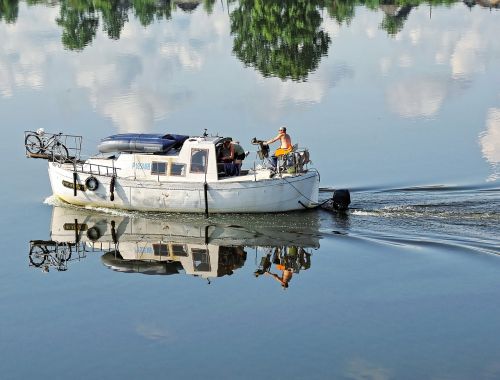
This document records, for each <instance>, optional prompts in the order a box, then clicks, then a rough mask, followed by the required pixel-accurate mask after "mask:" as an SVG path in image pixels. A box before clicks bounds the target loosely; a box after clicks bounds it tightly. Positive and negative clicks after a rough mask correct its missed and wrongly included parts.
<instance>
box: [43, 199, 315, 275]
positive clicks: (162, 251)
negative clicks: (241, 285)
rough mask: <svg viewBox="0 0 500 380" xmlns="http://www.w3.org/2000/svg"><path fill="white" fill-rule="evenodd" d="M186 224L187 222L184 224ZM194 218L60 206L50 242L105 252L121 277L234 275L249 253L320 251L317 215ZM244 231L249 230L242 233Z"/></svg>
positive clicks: (54, 215)
mask: <svg viewBox="0 0 500 380" xmlns="http://www.w3.org/2000/svg"><path fill="white" fill-rule="evenodd" d="M185 219H186V218H185ZM220 219H221V221H220V222H215V223H209V222H207V220H206V219H203V218H198V217H191V218H190V219H189V218H188V219H187V220H184V221H180V220H179V217H178V216H168V215H164V214H162V215H161V218H159V219H153V218H141V217H137V216H136V215H134V217H130V216H116V215H109V214H102V213H96V212H92V211H90V210H85V209H79V208H73V207H71V208H70V207H60V206H55V207H54V209H53V212H52V226H51V241H56V242H58V244H60V245H61V246H62V245H64V244H83V245H85V246H87V247H88V248H89V249H92V250H99V251H104V252H106V253H105V254H104V255H103V256H102V262H103V264H104V265H106V266H107V267H109V268H111V269H113V270H116V271H120V272H135V273H144V274H175V273H179V272H181V271H182V272H184V273H186V274H191V275H196V276H200V277H205V278H209V277H221V276H224V275H230V274H232V273H233V271H234V270H235V269H237V268H240V267H242V266H243V264H244V262H245V259H246V252H245V247H269V248H271V247H277V246H289V245H293V246H300V247H314V248H317V247H319V239H320V237H319V234H318V224H319V220H318V216H317V213H291V214H287V215H286V216H284V215H270V216H269V215H268V216H266V217H264V216H257V215H253V216H250V215H246V216H245V215H239V216H238V215H236V216H234V217H231V224H230V225H228V224H227V223H223V222H224V220H223V218H220ZM242 225H244V226H245V227H242Z"/></svg>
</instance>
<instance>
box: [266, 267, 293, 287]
mask: <svg viewBox="0 0 500 380" xmlns="http://www.w3.org/2000/svg"><path fill="white" fill-rule="evenodd" d="M276 268H277V269H279V270H282V271H283V272H282V273H281V277H280V276H278V275H277V274H276V273H271V272H265V274H267V275H269V276H272V277H273V278H274V279H275V280H276V281H278V282H279V283H281V286H282V287H283V288H284V289H286V288H288V283H289V282H290V281H291V280H292V276H293V271H292V269H290V268H288V269H286V268H285V266H284V265H276Z"/></svg>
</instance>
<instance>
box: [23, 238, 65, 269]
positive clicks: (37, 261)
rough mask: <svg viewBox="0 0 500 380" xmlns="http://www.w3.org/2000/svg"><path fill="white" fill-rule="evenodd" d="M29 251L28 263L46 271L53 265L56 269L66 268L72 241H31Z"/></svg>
mask: <svg viewBox="0 0 500 380" xmlns="http://www.w3.org/2000/svg"><path fill="white" fill-rule="evenodd" d="M31 243H32V245H31V248H30V253H29V259H30V263H31V264H32V265H33V266H35V267H37V268H40V267H41V268H42V269H43V271H44V272H48V271H49V268H50V267H51V266H53V267H54V268H56V269H57V270H58V271H65V270H67V269H68V265H67V262H68V261H69V260H70V259H71V246H72V245H74V244H72V243H57V242H54V241H32V242H31Z"/></svg>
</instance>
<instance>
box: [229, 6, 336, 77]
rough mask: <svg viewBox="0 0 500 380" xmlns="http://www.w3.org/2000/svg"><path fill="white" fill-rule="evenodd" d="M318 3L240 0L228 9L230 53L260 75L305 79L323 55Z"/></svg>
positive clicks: (324, 45)
mask: <svg viewBox="0 0 500 380" xmlns="http://www.w3.org/2000/svg"><path fill="white" fill-rule="evenodd" d="M319 6H320V2H318V1H311V0H309V1H308V0H296V1H280V0H241V1H239V2H238V6H237V7H236V9H234V10H233V11H232V12H231V15H230V17H231V34H232V35H233V36H234V44H233V52H234V53H235V55H236V56H237V57H238V58H239V59H240V60H241V61H242V62H243V63H244V64H245V65H248V66H252V67H255V68H257V69H258V70H259V71H260V72H261V73H262V74H263V75H264V76H277V77H279V78H281V79H287V78H290V79H293V80H305V79H306V78H307V76H308V74H309V73H310V72H311V71H313V70H315V69H316V68H317V67H318V64H319V61H320V59H321V56H323V55H326V53H327V52H328V46H329V44H330V37H329V36H328V34H327V33H326V32H324V31H323V30H321V28H320V26H321V21H322V18H321V15H320V12H319V9H320V7H319Z"/></svg>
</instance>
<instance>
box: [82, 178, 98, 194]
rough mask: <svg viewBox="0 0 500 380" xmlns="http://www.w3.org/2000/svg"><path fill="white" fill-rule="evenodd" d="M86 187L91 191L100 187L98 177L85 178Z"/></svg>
mask: <svg viewBox="0 0 500 380" xmlns="http://www.w3.org/2000/svg"><path fill="white" fill-rule="evenodd" d="M85 187H86V188H87V189H89V190H90V191H96V190H97V188H98V187H99V181H98V180H97V178H96V177H89V178H87V179H86V180H85Z"/></svg>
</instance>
